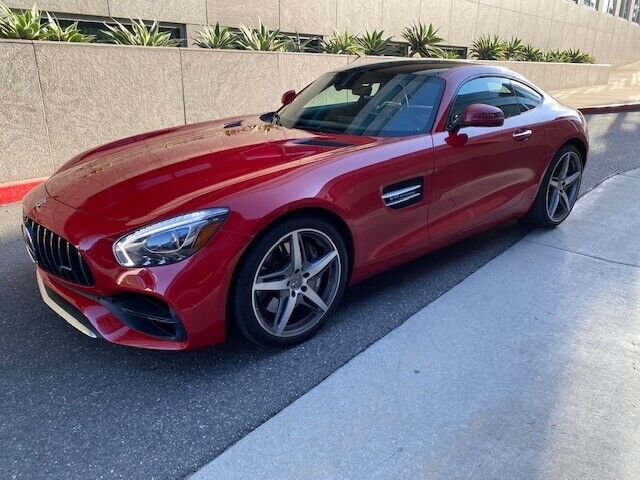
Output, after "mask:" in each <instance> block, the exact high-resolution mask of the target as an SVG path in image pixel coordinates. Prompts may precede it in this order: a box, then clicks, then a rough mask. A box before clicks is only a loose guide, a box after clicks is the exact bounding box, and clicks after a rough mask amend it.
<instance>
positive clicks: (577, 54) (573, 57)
mask: <svg viewBox="0 0 640 480" xmlns="http://www.w3.org/2000/svg"><path fill="white" fill-rule="evenodd" d="M563 53H564V56H565V58H566V59H567V60H566V61H567V62H570V63H595V61H596V60H595V58H593V57H592V56H591V55H589V54H588V53H585V52H583V51H581V50H580V49H576V50H572V49H569V50H565V51H564V52H563Z"/></svg>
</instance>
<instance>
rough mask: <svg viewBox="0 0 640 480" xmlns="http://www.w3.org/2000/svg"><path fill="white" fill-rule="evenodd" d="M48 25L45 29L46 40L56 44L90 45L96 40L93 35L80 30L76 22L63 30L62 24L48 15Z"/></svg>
mask: <svg viewBox="0 0 640 480" xmlns="http://www.w3.org/2000/svg"><path fill="white" fill-rule="evenodd" d="M47 20H48V23H47V25H46V27H45V34H44V39H45V40H51V41H54V42H74V43H90V42H93V41H94V40H95V38H96V37H94V36H93V35H86V34H84V33H82V31H80V29H79V28H78V22H74V23H72V24H71V25H69V26H68V27H66V28H62V27H61V26H60V23H59V22H58V20H56V19H55V18H53V17H51V15H49V14H47Z"/></svg>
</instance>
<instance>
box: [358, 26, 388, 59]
mask: <svg viewBox="0 0 640 480" xmlns="http://www.w3.org/2000/svg"><path fill="white" fill-rule="evenodd" d="M357 40H358V43H359V44H360V46H361V47H362V53H364V54H365V55H394V54H396V53H397V52H398V49H397V48H396V47H395V46H394V45H393V44H392V43H391V38H390V37H387V38H384V30H380V31H378V30H374V31H373V32H369V31H368V30H367V31H365V32H364V35H363V36H362V37H360V38H358V39H357Z"/></svg>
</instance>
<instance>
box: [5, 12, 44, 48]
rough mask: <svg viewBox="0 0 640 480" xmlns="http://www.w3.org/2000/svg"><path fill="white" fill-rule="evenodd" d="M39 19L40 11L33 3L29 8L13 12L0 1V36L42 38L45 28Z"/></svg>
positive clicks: (29, 38) (27, 38)
mask: <svg viewBox="0 0 640 480" xmlns="http://www.w3.org/2000/svg"><path fill="white" fill-rule="evenodd" d="M41 20H42V12H41V11H40V10H38V7H36V6H35V5H34V6H33V8H32V9H31V10H25V11H22V12H14V11H13V10H11V9H10V8H9V7H7V6H6V5H4V4H3V3H0V38H16V39H17V38H21V39H24V40H42V39H43V38H44V36H45V28H44V27H43V26H42V22H41Z"/></svg>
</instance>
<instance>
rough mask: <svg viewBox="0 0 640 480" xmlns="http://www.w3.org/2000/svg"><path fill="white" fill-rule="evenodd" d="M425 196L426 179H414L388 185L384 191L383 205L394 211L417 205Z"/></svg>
mask: <svg viewBox="0 0 640 480" xmlns="http://www.w3.org/2000/svg"><path fill="white" fill-rule="evenodd" d="M423 194H424V177H417V178H412V179H409V180H404V181H402V182H398V183H394V184H393V185H387V186H386V187H385V188H384V189H383V190H382V196H381V198H382V203H384V205H385V206H386V207H389V208H391V209H393V210H397V209H399V208H403V207H408V206H411V205H415V204H416V203H419V202H420V201H421V200H422V197H423Z"/></svg>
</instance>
